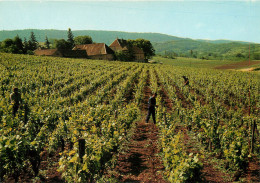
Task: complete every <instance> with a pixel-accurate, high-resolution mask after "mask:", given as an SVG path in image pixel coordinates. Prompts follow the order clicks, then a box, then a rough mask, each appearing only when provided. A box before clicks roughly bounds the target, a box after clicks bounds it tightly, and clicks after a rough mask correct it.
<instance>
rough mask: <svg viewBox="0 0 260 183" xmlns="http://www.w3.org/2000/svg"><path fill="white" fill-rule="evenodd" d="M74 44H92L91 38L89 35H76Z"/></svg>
mask: <svg viewBox="0 0 260 183" xmlns="http://www.w3.org/2000/svg"><path fill="white" fill-rule="evenodd" d="M74 41H75V45H80V44H92V43H93V41H92V38H91V37H90V36H77V37H75V38H74Z"/></svg>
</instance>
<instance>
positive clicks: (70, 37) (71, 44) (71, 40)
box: [67, 28, 75, 48]
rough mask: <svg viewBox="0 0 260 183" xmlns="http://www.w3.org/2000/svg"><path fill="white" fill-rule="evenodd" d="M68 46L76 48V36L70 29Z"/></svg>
mask: <svg viewBox="0 0 260 183" xmlns="http://www.w3.org/2000/svg"><path fill="white" fill-rule="evenodd" d="M67 42H68V45H69V46H70V48H73V47H74V45H75V44H74V36H73V34H72V31H71V28H69V29H68V39H67Z"/></svg>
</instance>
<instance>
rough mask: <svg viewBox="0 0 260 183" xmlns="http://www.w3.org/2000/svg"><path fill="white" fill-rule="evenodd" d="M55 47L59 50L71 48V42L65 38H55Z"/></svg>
mask: <svg viewBox="0 0 260 183" xmlns="http://www.w3.org/2000/svg"><path fill="white" fill-rule="evenodd" d="M54 47H55V48H57V49H58V50H67V49H71V45H70V43H69V42H68V41H66V40H64V39H60V40H54Z"/></svg>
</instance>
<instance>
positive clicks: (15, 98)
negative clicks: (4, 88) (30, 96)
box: [10, 88, 22, 116]
mask: <svg viewBox="0 0 260 183" xmlns="http://www.w3.org/2000/svg"><path fill="white" fill-rule="evenodd" d="M10 100H11V104H12V105H13V116H15V114H16V113H17V111H18V109H19V107H20V105H21V103H22V99H21V94H20V93H19V92H18V88H14V89H13V93H11V95H10Z"/></svg>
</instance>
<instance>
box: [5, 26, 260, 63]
mask: <svg viewBox="0 0 260 183" xmlns="http://www.w3.org/2000/svg"><path fill="white" fill-rule="evenodd" d="M32 31H33V32H34V34H35V36H36V38H37V40H38V42H44V41H45V36H48V39H49V40H51V39H67V30H50V29H47V30H40V29H25V30H13V31H0V41H3V40H5V39H7V38H14V37H15V36H16V35H19V37H20V38H22V39H24V38H26V39H27V40H28V39H29V37H30V33H31V32H32ZM72 32H73V35H74V37H76V36H80V35H89V36H91V37H92V39H93V41H94V42H97V43H106V44H107V45H110V44H111V43H112V42H113V41H114V40H115V39H116V38H123V39H137V38H143V39H148V40H150V41H151V42H152V44H153V46H154V48H155V50H156V54H161V55H165V54H167V53H168V54H172V53H174V54H178V56H192V57H197V58H206V59H223V58H225V59H229V58H231V57H232V58H240V59H243V58H247V57H248V54H249V53H248V52H249V45H248V42H243V41H232V40H202V39H197V40H194V39H189V38H180V37H176V36H171V35H167V34H160V33H135V32H120V31H98V30H72ZM250 46H251V48H250V53H251V54H252V55H253V57H252V58H254V59H260V44H254V43H251V44H250ZM191 50H192V52H193V54H192V55H191Z"/></svg>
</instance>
